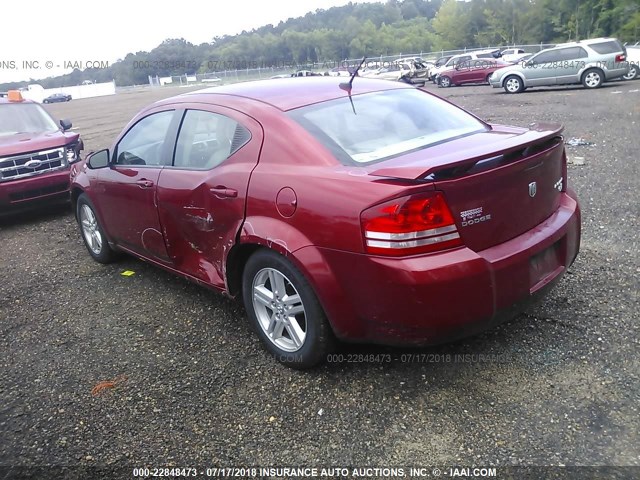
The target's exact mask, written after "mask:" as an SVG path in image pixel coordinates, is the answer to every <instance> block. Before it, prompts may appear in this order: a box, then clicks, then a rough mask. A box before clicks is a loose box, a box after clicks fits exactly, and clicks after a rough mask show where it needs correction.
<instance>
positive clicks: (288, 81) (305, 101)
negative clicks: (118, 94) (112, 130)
mask: <svg viewBox="0 0 640 480" xmlns="http://www.w3.org/2000/svg"><path fill="white" fill-rule="evenodd" d="M341 83H347V82H346V79H345V77H342V78H341V77H324V76H322V77H304V78H302V79H301V78H282V79H269V80H257V81H252V82H242V83H234V84H231V85H221V86H216V87H210V88H206V89H204V90H197V91H194V92H188V93H184V94H182V95H178V96H177V97H173V98H170V99H167V100H163V101H160V102H158V103H156V104H155V105H161V104H164V103H173V102H175V100H176V99H178V98H179V99H187V98H188V99H189V101H193V102H205V103H206V102H209V101H214V97H215V96H217V95H225V96H231V97H237V98H239V99H240V98H242V99H249V100H254V101H257V102H262V103H266V104H269V105H271V106H273V107H276V108H278V109H280V110H283V111H287V110H292V109H295V108H299V107H303V106H305V105H311V104H313V103H319V102H324V101H328V100H333V99H336V98H341V97H344V96H345V95H347V93H346V92H345V91H344V90H342V89H341V88H340V86H339V85H340V84H341ZM401 88H413V87H412V86H410V85H407V84H405V83H401V82H391V81H388V80H378V79H370V78H366V77H356V78H354V80H353V84H352V90H351V94H352V95H359V94H363V93H370V92H379V91H383V90H395V89H401ZM231 103H233V102H231Z"/></svg>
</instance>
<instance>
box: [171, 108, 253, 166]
mask: <svg viewBox="0 0 640 480" xmlns="http://www.w3.org/2000/svg"><path fill="white" fill-rule="evenodd" d="M250 138H251V134H250V133H249V130H247V129H246V128H245V127H243V126H242V125H240V124H239V123H238V122H236V121H235V120H233V119H231V118H229V117H226V116H224V115H220V114H217V113H212V112H205V111H203V110H187V112H186V113H185V116H184V118H183V120H182V125H181V126H180V132H179V134H178V142H177V143H176V149H175V154H174V157H173V166H174V167H180V168H189V169H197V170H209V169H211V168H214V167H217V166H218V165H220V164H221V163H222V162H224V161H225V160H226V159H227V158H229V157H230V156H231V155H232V154H234V153H235V152H237V151H238V150H239V149H240V148H242V146H243V145H245V144H246V143H247V142H248V141H249V140H250Z"/></svg>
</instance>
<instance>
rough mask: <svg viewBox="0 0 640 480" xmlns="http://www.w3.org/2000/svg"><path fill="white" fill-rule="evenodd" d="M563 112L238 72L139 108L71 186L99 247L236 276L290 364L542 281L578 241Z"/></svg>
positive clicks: (570, 257)
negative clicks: (551, 119)
mask: <svg viewBox="0 0 640 480" xmlns="http://www.w3.org/2000/svg"><path fill="white" fill-rule="evenodd" d="M561 132H562V128H561V127H560V126H557V125H556V126H549V125H537V126H532V127H530V128H520V127H506V126H499V125H490V124H487V123H485V122H483V121H481V120H479V119H478V118H476V117H475V116H473V115H471V114H469V113H467V112H465V111H464V110H462V109H461V108H458V107H456V106H454V105H452V104H451V103H449V102H446V101H444V100H442V99H440V98H439V97H437V96H435V95H432V94H430V93H427V92H425V91H422V90H420V89H416V88H413V87H411V86H409V85H405V84H402V83H391V82H385V81H378V80H373V79H369V78H365V77H362V78H355V79H354V82H353V84H352V85H351V84H349V83H348V82H345V81H344V80H343V79H341V78H335V77H324V76H323V77H314V78H309V79H308V80H307V81H305V82H300V81H298V80H296V79H288V80H287V79H283V80H281V81H279V82H273V81H271V80H266V81H258V82H246V83H238V84H235V85H225V86H222V87H217V88H210V89H206V90H200V91H197V92H188V93H185V94H183V95H179V96H177V97H173V98H170V99H166V100H161V101H159V102H156V103H154V104H152V105H150V106H149V107H147V108H145V109H144V110H142V111H141V112H140V113H138V114H137V115H136V116H135V117H134V118H133V119H132V120H131V122H130V123H129V124H128V125H127V126H126V127H125V128H124V130H123V131H122V133H121V134H120V135H119V136H118V138H117V139H116V140H115V142H114V143H113V146H112V147H111V148H110V149H109V150H101V151H99V152H95V153H93V154H91V155H89V156H88V159H87V160H86V161H83V162H82V163H81V165H80V168H78V169H77V170H76V173H75V175H74V177H73V193H72V198H73V202H74V205H75V208H76V212H77V213H76V215H77V219H78V223H79V226H80V232H81V235H82V238H83V240H84V242H85V244H86V247H87V249H88V252H89V254H90V255H91V256H92V257H93V258H94V259H95V260H96V261H98V262H102V263H107V262H109V261H112V260H113V259H114V254H115V252H117V251H124V252H128V253H130V254H132V255H134V256H137V257H139V258H141V259H144V260H145V261H147V262H149V263H151V264H154V265H157V266H159V267H162V268H165V269H166V270H168V271H171V272H173V273H177V274H179V275H181V276H183V277H185V278H187V279H189V280H191V281H194V282H196V283H198V284H200V285H204V286H206V287H209V288H211V289H213V290H218V291H221V292H226V293H227V294H228V295H231V296H240V297H241V298H242V299H243V300H244V305H245V307H246V310H247V312H248V317H249V321H250V323H251V324H252V325H253V327H254V329H255V331H256V332H257V335H258V336H259V337H260V339H261V340H262V342H263V343H264V345H265V347H266V348H267V350H268V351H269V352H270V353H271V354H272V355H274V356H275V358H276V359H277V360H279V361H281V362H282V363H284V364H286V365H289V366H292V367H296V368H305V367H311V366H313V365H315V364H317V363H318V362H321V361H323V359H326V354H327V352H328V351H330V349H331V348H332V345H333V344H334V340H335V338H338V339H342V340H349V341H367V342H379V343H386V344H411V345H422V344H435V343H440V342H443V341H447V340H450V339H453V338H458V337H462V336H466V335H470V334H472V333H475V332H478V331H480V330H483V329H486V328H488V327H490V326H492V325H494V324H496V323H498V322H500V321H502V320H504V319H506V318H509V317H510V315H512V314H513V312H516V311H518V310H519V309H520V308H522V305H523V304H524V303H525V302H528V301H530V300H532V299H534V298H537V297H540V296H542V295H544V293H545V292H546V291H548V290H549V288H550V287H551V286H552V285H553V284H555V283H556V282H557V281H558V280H559V278H560V277H561V276H562V274H563V273H565V272H566V270H567V268H569V266H570V265H571V264H572V263H573V261H574V259H575V258H576V255H577V254H578V249H579V244H580V209H579V206H578V202H577V199H576V195H575V194H574V193H573V192H572V191H571V190H570V189H569V188H568V187H567V174H566V155H565V150H564V143H563V140H562V136H561ZM505 199H508V201H505ZM124 212H126V214H124ZM176 294H177V292H176ZM150 308H151V306H150Z"/></svg>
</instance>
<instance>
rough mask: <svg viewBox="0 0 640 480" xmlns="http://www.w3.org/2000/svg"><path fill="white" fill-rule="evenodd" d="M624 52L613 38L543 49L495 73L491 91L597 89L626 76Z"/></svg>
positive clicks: (491, 80) (627, 67)
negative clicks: (574, 86)
mask: <svg viewBox="0 0 640 480" xmlns="http://www.w3.org/2000/svg"><path fill="white" fill-rule="evenodd" d="M626 54H627V52H626V49H625V47H624V46H623V45H622V44H621V43H620V42H619V41H618V40H617V39H615V38H594V39H591V40H582V41H579V42H572V43H565V44H562V45H557V46H555V47H554V48H549V49H546V50H542V51H541V52H539V53H537V54H535V55H533V56H532V57H531V58H529V59H528V60H527V61H525V62H522V63H519V64H517V65H511V66H509V67H505V68H502V69H500V70H497V71H496V72H494V73H493V75H491V78H490V83H491V86H492V87H494V88H504V89H505V91H506V92H507V93H520V92H523V91H524V90H526V89H527V88H529V87H537V86H550V85H569V84H579V83H582V84H583V85H584V87H585V88H598V87H599V86H601V85H602V84H603V83H604V82H606V81H609V80H614V79H616V78H620V77H622V76H623V75H626V74H627V72H628V71H629V65H628V63H627V62H626Z"/></svg>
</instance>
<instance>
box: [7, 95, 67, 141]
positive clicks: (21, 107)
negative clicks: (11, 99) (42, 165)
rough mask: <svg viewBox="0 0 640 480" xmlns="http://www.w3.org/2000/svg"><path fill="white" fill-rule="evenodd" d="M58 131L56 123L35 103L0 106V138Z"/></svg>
mask: <svg viewBox="0 0 640 480" xmlns="http://www.w3.org/2000/svg"><path fill="white" fill-rule="evenodd" d="M57 130H58V126H57V125H56V122H54V121H53V119H52V118H51V117H50V116H49V114H48V113H47V112H45V111H44V109H43V108H42V107H41V106H40V105H37V104H35V103H5V104H3V105H0V137H4V136H9V135H15V134H17V133H46V132H55V131H57Z"/></svg>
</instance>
